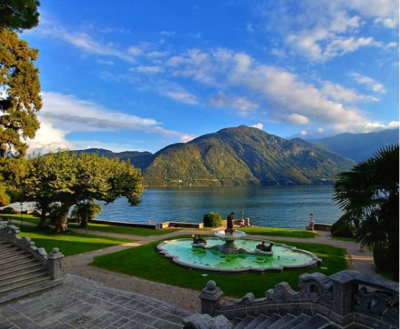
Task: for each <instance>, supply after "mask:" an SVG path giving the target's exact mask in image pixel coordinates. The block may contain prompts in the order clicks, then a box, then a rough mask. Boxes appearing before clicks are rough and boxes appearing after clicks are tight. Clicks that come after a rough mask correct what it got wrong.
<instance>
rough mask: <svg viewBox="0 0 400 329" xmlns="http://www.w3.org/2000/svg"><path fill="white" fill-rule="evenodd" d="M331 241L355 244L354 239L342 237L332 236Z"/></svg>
mask: <svg viewBox="0 0 400 329" xmlns="http://www.w3.org/2000/svg"><path fill="white" fill-rule="evenodd" d="M332 240H337V241H347V242H354V243H356V242H357V240H356V239H354V238H345V237H342V236H333V237H332Z"/></svg>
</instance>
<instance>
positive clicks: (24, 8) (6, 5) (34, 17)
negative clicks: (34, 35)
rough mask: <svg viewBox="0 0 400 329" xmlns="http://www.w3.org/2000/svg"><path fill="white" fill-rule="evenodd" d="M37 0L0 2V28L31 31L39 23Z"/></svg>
mask: <svg viewBox="0 0 400 329" xmlns="http://www.w3.org/2000/svg"><path fill="white" fill-rule="evenodd" d="M39 5H40V3H39V1H37V0H0V28H2V27H7V28H9V29H10V30H18V31H20V30H22V29H31V28H32V27H34V26H36V25H38V23H39V13H38V7H39Z"/></svg>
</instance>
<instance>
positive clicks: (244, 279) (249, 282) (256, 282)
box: [92, 236, 348, 297]
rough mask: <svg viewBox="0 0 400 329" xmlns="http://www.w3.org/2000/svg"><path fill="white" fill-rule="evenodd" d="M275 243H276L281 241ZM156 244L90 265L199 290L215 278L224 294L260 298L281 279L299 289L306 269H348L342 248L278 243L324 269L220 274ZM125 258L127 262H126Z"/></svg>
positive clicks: (97, 259)
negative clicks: (185, 262) (310, 256)
mask: <svg viewBox="0 0 400 329" xmlns="http://www.w3.org/2000/svg"><path fill="white" fill-rule="evenodd" d="M182 237H184V236H182ZM185 237H187V236H185ZM276 242H278V243H279V242H280V241H276ZM158 243H159V242H153V243H150V244H148V245H143V246H140V247H136V248H131V249H127V250H124V251H120V252H117V253H113V254H109V255H104V256H99V257H96V258H95V259H94V261H93V263H92V265H94V266H97V267H100V268H104V269H107V270H110V271H115V272H120V273H124V274H128V275H132V276H137V277H141V278H145V279H148V280H151V281H156V282H162V283H166V284H170V285H175V286H179V287H184V288H192V289H195V290H199V291H200V290H201V289H203V288H204V287H205V286H206V283H207V281H208V280H214V281H215V282H217V285H218V286H219V287H220V288H221V289H222V290H223V291H224V293H225V295H227V296H233V297H241V296H243V295H244V294H246V293H247V292H253V293H254V294H255V296H256V297H262V296H264V293H265V291H266V290H268V289H269V288H273V287H274V286H275V285H276V284H277V283H279V282H283V281H286V282H288V283H289V284H290V285H291V287H292V288H293V289H295V290H298V277H299V275H301V274H303V273H305V272H307V273H313V272H321V273H324V274H326V275H328V276H329V275H331V274H333V273H336V272H338V271H341V270H345V269H348V260H347V253H346V250H345V249H342V248H336V247H331V246H327V245H321V244H311V243H298V242H295V243H289V242H281V243H285V244H287V245H294V246H297V247H299V248H301V249H306V250H308V251H310V252H312V253H314V254H315V255H316V256H317V257H320V258H322V260H323V265H322V266H321V267H323V268H326V269H322V268H321V267H319V266H318V267H314V268H311V269H308V270H299V271H284V272H281V273H276V272H267V273H265V274H256V273H247V274H220V273H213V272H207V271H205V270H202V271H196V270H191V269H189V268H185V267H181V266H178V265H176V264H175V263H173V262H172V260H171V259H168V258H165V257H164V256H163V255H161V254H159V253H158V252H157V249H156V246H157V244H158ZM128 259H129V261H127V260H128Z"/></svg>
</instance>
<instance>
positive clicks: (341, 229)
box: [331, 217, 354, 238]
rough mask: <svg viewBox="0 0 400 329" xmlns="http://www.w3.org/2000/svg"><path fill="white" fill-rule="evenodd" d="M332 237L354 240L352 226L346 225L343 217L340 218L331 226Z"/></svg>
mask: <svg viewBox="0 0 400 329" xmlns="http://www.w3.org/2000/svg"><path fill="white" fill-rule="evenodd" d="M331 234H332V236H339V237H343V238H354V225H353V224H349V223H347V222H346V221H345V220H344V218H343V217H340V218H339V219H338V221H337V222H336V223H334V224H333V225H332V226H331Z"/></svg>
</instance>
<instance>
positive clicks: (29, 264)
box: [0, 241, 61, 304]
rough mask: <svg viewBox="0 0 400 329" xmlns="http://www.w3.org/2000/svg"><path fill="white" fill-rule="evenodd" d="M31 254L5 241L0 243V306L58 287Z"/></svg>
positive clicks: (57, 283) (55, 281)
mask: <svg viewBox="0 0 400 329" xmlns="http://www.w3.org/2000/svg"><path fill="white" fill-rule="evenodd" d="M60 283H61V282H60V281H59V280H52V277H51V275H50V274H48V271H47V270H46V267H45V266H44V265H43V264H42V263H41V262H40V261H39V260H37V259H36V258H34V257H33V256H32V254H30V253H28V252H26V251H24V250H23V249H20V248H18V247H16V246H14V245H13V244H11V243H7V242H5V241H3V242H1V243H0V304H2V303H6V302H9V301H11V300H14V299H17V298H20V297H25V296H27V295H31V294H34V293H38V292H41V291H43V290H46V289H49V288H52V287H54V286H56V285H59V284H60Z"/></svg>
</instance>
